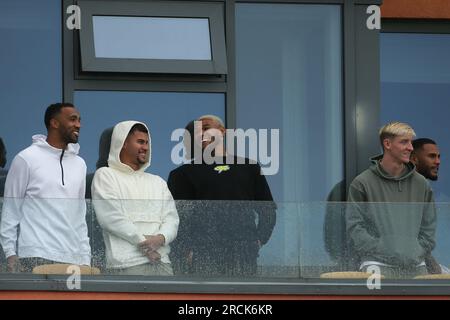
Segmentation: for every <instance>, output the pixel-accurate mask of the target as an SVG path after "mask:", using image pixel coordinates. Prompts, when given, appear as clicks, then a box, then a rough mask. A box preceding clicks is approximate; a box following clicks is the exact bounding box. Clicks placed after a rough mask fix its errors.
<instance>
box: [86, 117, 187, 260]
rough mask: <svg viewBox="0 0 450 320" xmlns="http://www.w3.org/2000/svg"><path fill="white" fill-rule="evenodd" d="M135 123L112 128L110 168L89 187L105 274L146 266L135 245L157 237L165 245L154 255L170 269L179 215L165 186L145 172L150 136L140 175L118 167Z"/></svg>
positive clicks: (126, 167) (103, 171)
mask: <svg viewBox="0 0 450 320" xmlns="http://www.w3.org/2000/svg"><path fill="white" fill-rule="evenodd" d="M136 123H140V122H136V121H124V122H120V123H119V124H117V125H116V126H115V127H114V130H113V134H112V138H111V149H110V152H109V158H108V166H109V167H103V168H100V169H98V170H97V171H96V172H95V175H94V179H93V181H92V202H93V205H94V209H95V214H96V216H97V220H98V222H99V224H100V226H101V227H102V228H103V237H104V240H105V248H106V265H107V267H108V268H128V267H131V266H136V265H141V264H145V263H149V260H148V258H147V257H146V256H144V255H143V254H142V252H141V251H140V250H139V247H138V244H139V243H140V242H142V241H144V240H145V235H157V234H162V235H163V236H164V238H165V244H164V245H163V246H162V247H161V248H159V249H158V253H159V254H160V255H161V262H164V263H170V260H169V256H168V255H169V252H170V247H169V243H170V242H172V241H173V240H174V239H175V237H176V235H177V231H178V223H179V218H178V213H177V210H176V208H175V204H174V201H173V198H172V194H171V193H170V191H169V188H168V187H167V184H166V182H165V181H164V180H163V179H162V178H160V177H159V176H156V175H153V174H150V173H146V172H145V169H146V168H148V167H149V166H150V159H151V139H150V134H149V149H148V155H147V162H146V163H145V164H144V165H142V166H141V168H140V169H139V170H136V171H135V170H134V169H132V168H131V167H130V166H128V165H126V164H124V163H122V162H121V161H120V151H121V150H122V146H123V144H124V142H125V139H126V137H127V135H128V133H129V131H130V129H131V127H132V126H133V125H135V124H136ZM142 124H143V123H142ZM143 125H144V126H145V124H143ZM147 130H148V129H147ZM149 132H150V131H149Z"/></svg>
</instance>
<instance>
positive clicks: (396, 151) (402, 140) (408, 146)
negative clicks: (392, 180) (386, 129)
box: [383, 135, 414, 164]
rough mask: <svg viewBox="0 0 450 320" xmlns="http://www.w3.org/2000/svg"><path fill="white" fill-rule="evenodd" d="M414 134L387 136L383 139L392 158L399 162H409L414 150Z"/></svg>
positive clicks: (385, 148)
mask: <svg viewBox="0 0 450 320" xmlns="http://www.w3.org/2000/svg"><path fill="white" fill-rule="evenodd" d="M412 139H413V136H411V135H401V136H396V137H391V138H386V139H384V141H383V147H384V152H385V154H389V156H390V157H391V159H393V160H394V161H395V162H397V163H404V164H406V163H408V162H409V158H410V156H411V152H412V151H413V150H414V149H413V146H412Z"/></svg>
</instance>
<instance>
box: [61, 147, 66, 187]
mask: <svg viewBox="0 0 450 320" xmlns="http://www.w3.org/2000/svg"><path fill="white" fill-rule="evenodd" d="M64 151H66V149H63V151H62V152H61V157H60V158H59V165H60V166H61V181H62V185H64V167H63V164H62V160H63V157H64Z"/></svg>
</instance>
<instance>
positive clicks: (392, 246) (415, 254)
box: [377, 235, 424, 266]
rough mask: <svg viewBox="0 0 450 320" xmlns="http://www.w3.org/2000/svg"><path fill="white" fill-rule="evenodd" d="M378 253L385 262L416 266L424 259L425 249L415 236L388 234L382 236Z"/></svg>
mask: <svg viewBox="0 0 450 320" xmlns="http://www.w3.org/2000/svg"><path fill="white" fill-rule="evenodd" d="M377 253H378V255H379V256H380V258H381V259H382V260H384V261H383V262H385V263H388V264H393V265H400V266H414V265H417V264H419V263H421V262H422V261H423V255H424V250H423V248H422V247H421V246H420V244H419V241H418V239H417V238H415V237H407V236H396V235H387V236H382V237H380V239H379V242H378V245H377Z"/></svg>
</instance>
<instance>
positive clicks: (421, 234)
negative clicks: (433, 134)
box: [346, 122, 436, 278]
mask: <svg viewBox="0 0 450 320" xmlns="http://www.w3.org/2000/svg"><path fill="white" fill-rule="evenodd" d="M379 134H380V142H381V145H382V147H383V151H384V153H383V154H382V155H380V156H378V157H374V158H372V159H371V160H372V165H371V167H370V168H369V169H367V170H365V171H364V172H363V173H361V174H360V175H358V176H357V177H356V178H355V179H354V180H353V182H352V183H351V185H350V189H349V194H348V201H349V202H351V203H349V204H348V211H347V215H346V222H347V232H348V234H349V236H350V239H351V244H352V246H353V248H354V249H355V250H356V252H357V254H358V258H359V261H360V263H361V265H360V269H361V270H363V271H367V269H368V268H369V267H371V266H377V267H378V268H379V269H380V271H381V274H383V275H384V276H385V277H387V278H409V277H414V276H417V275H421V274H426V273H427V270H426V266H425V262H424V259H425V256H426V254H427V253H428V252H431V251H432V250H433V248H434V246H435V228H436V213H435V210H434V205H433V202H434V201H433V193H432V190H431V188H430V186H429V185H428V182H427V181H426V179H425V178H424V177H423V176H422V175H420V174H419V173H417V172H416V171H415V167H414V164H412V163H411V162H410V160H409V159H410V155H411V152H412V151H413V147H412V139H413V138H414V137H415V133H414V130H413V129H412V128H411V127H410V126H409V125H407V124H404V123H399V122H394V123H389V124H387V125H385V126H384V127H382V128H381V129H380V133H379Z"/></svg>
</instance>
